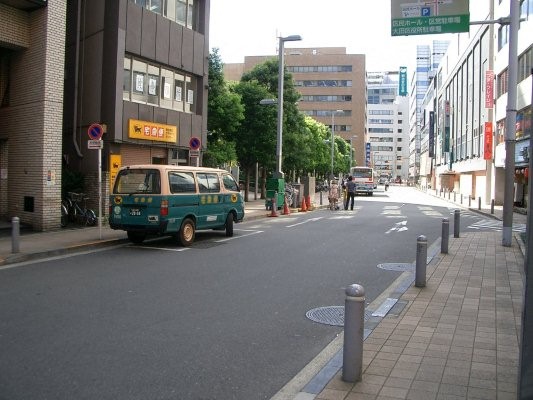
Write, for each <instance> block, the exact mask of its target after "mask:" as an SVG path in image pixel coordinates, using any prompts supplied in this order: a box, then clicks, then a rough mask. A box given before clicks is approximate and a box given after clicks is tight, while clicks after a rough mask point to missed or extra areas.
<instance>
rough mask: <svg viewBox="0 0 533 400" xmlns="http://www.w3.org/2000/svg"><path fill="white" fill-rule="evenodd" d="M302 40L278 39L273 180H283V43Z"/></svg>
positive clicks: (288, 37)
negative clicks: (274, 169)
mask: <svg viewBox="0 0 533 400" xmlns="http://www.w3.org/2000/svg"><path fill="white" fill-rule="evenodd" d="M298 40H302V37H301V36H300V35H291V36H286V37H281V36H280V38H279V69H278V127H277V139H276V140H277V141H276V171H275V172H274V178H281V179H283V171H282V170H281V156H282V141H283V79H284V72H285V62H284V58H285V55H284V51H283V47H284V43H285V42H294V41H298Z"/></svg>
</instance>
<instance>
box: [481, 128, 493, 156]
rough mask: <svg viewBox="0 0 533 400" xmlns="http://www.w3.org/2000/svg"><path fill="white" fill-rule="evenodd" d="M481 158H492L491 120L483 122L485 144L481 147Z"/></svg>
mask: <svg viewBox="0 0 533 400" xmlns="http://www.w3.org/2000/svg"><path fill="white" fill-rule="evenodd" d="M483 159H484V160H491V159H492V122H485V146H484V147H483Z"/></svg>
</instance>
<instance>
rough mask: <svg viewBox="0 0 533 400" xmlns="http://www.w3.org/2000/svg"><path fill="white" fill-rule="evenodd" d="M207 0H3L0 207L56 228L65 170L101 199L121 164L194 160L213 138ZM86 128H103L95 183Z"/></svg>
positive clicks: (94, 199) (94, 155) (94, 200)
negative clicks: (77, 175) (209, 109)
mask: <svg viewBox="0 0 533 400" xmlns="http://www.w3.org/2000/svg"><path fill="white" fill-rule="evenodd" d="M163 5H164V6H163ZM209 7H210V0H167V1H165V2H162V1H159V0H120V1H105V0H91V1H86V0H72V1H67V2H66V1H62V0H49V1H45V0H9V1H2V0H0V101H1V103H0V124H1V125H0V126H2V130H1V132H0V217H2V218H10V217H12V216H18V217H20V220H21V223H23V224H28V225H31V226H32V227H33V228H34V229H36V230H48V229H55V228H58V227H59V226H60V217H61V213H60V210H61V207H60V204H61V196H62V193H61V192H62V190H61V189H62V172H64V171H65V170H68V171H75V172H78V173H81V174H83V176H84V177H85V191H86V192H87V193H88V194H89V197H90V199H91V200H90V204H89V206H91V207H92V208H96V205H97V204H98V198H99V196H102V198H103V199H104V202H106V201H107V198H108V196H107V194H108V193H109V187H110V185H111V184H112V181H113V176H114V174H115V173H116V171H117V169H118V168H119V167H120V166H121V165H126V164H133V163H170V164H172V163H175V164H190V165H195V164H198V162H199V158H200V157H201V153H202V151H203V149H204V148H205V144H206V142H207V140H206V138H207V136H206V135H207V79H208V77H207V75H208V68H209V64H208V56H209V43H208V41H209V40H208V39H209ZM91 126H93V127H96V130H91V132H93V133H94V132H98V133H99V134H102V132H104V131H105V132H104V133H103V136H102V140H103V143H104V145H103V149H102V150H101V155H102V158H101V160H102V163H101V170H102V171H101V172H102V182H100V183H101V186H102V188H103V190H102V192H100V193H99V192H98V188H99V182H98V178H99V169H100V168H99V162H98V152H99V151H100V150H94V149H89V148H88V146H89V140H90V139H95V137H94V136H91V135H90V134H89V133H90V132H89V129H88V128H89V127H91ZM96 136H98V135H96ZM191 139H195V140H194V141H193V140H191ZM191 143H195V145H194V146H191ZM197 144H200V146H198V145H197ZM193 147H194V148H193ZM106 212H107V207H104V208H103V213H104V214H105V213H106Z"/></svg>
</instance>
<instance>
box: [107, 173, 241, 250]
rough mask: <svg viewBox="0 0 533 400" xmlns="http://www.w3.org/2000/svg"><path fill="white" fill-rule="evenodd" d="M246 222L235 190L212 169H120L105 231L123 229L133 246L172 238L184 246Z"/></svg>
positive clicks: (228, 179)
mask: <svg viewBox="0 0 533 400" xmlns="http://www.w3.org/2000/svg"><path fill="white" fill-rule="evenodd" d="M243 218H244V200H243V196H242V194H241V192H240V190H239V185H238V184H237V182H236V181H235V179H234V178H233V176H232V175H231V174H230V173H229V172H228V171H226V170H222V169H216V168H203V167H188V166H173V165H155V164H153V165H152V164H147V165H131V166H127V167H122V168H120V169H119V171H118V174H117V177H116V179H115V184H114V185H113V193H112V194H111V195H110V201H109V226H110V227H111V228H112V229H118V230H124V231H126V232H127V233H128V238H129V240H130V241H132V242H133V243H142V242H143V241H144V239H146V237H147V236H148V235H163V236H164V235H172V236H176V237H177V239H178V242H179V243H180V244H181V245H182V246H190V245H191V244H192V243H193V242H194V237H195V234H196V231H197V230H202V229H219V230H225V231H226V236H228V237H230V236H233V224H234V223H236V222H241V221H242V220H243Z"/></svg>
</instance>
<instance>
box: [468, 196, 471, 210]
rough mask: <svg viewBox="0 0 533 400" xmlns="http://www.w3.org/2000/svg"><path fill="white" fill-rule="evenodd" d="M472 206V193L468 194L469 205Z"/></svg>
mask: <svg viewBox="0 0 533 400" xmlns="http://www.w3.org/2000/svg"><path fill="white" fill-rule="evenodd" d="M470 206H472V195H471V194H469V195H468V207H470Z"/></svg>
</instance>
